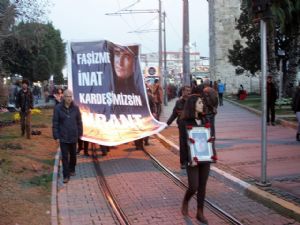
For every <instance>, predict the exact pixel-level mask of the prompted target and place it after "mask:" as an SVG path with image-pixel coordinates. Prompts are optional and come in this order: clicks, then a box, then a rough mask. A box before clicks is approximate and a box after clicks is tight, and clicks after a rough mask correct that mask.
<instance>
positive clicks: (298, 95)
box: [292, 81, 300, 141]
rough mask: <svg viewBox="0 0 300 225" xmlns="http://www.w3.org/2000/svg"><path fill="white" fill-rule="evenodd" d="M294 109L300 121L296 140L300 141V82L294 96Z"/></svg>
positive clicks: (299, 121)
mask: <svg viewBox="0 0 300 225" xmlns="http://www.w3.org/2000/svg"><path fill="white" fill-rule="evenodd" d="M292 109H293V111H294V112H295V113H296V117H297V120H298V130H297V134H296V140H297V141H300V81H299V84H298V86H297V89H296V92H295V94H294V96H293V102H292Z"/></svg>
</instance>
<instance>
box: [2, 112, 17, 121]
mask: <svg viewBox="0 0 300 225" xmlns="http://www.w3.org/2000/svg"><path fill="white" fill-rule="evenodd" d="M14 114H15V113H13V112H2V113H0V121H10V120H14Z"/></svg>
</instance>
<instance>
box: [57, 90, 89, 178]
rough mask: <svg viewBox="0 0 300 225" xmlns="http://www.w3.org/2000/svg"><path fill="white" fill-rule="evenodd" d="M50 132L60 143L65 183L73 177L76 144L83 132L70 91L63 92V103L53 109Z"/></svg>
mask: <svg viewBox="0 0 300 225" xmlns="http://www.w3.org/2000/svg"><path fill="white" fill-rule="evenodd" d="M52 131H53V138H54V139H55V140H58V141H59V143H60V149H61V154H62V164H63V177H64V180H63V182H64V183H67V182H68V181H69V179H70V176H75V166H76V144H77V140H78V138H79V137H81V136H82V132H83V128H82V120H81V113H80V110H79V107H78V106H76V105H75V104H74V102H73V99H72V92H71V91H70V90H65V91H64V96H63V101H62V102H61V103H59V104H58V105H56V106H55V108H54V114H53V120H52ZM69 155H70V159H69Z"/></svg>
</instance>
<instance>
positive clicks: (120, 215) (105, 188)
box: [92, 145, 131, 225]
mask: <svg viewBox="0 0 300 225" xmlns="http://www.w3.org/2000/svg"><path fill="white" fill-rule="evenodd" d="M92 157H93V162H94V167H95V170H96V174H97V176H96V178H97V182H98V185H99V186H100V189H101V190H102V192H103V195H104V197H105V198H106V201H107V202H108V204H109V206H110V208H111V210H112V213H113V214H114V215H115V217H116V219H117V220H118V222H119V224H120V225H130V224H131V223H130V221H129V219H128V218H127V216H126V215H125V213H124V212H123V211H122V209H121V207H120V206H119V204H118V202H117V201H116V198H115V197H114V195H113V192H112V191H111V189H110V188H109V185H108V184H107V182H106V179H105V176H104V174H103V172H102V170H101V168H100V165H99V160H98V157H97V151H96V149H95V145H92Z"/></svg>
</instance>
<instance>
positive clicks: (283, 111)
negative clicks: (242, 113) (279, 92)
mask: <svg viewBox="0 0 300 225" xmlns="http://www.w3.org/2000/svg"><path fill="white" fill-rule="evenodd" d="M226 98H228V99H229V100H231V101H234V102H237V103H239V104H241V105H244V106H248V107H250V108H253V109H256V110H259V111H260V110H261V96H260V95H257V94H251V95H248V96H247V98H246V99H244V100H237V98H236V96H234V95H227V96H226ZM275 114H276V115H291V116H293V115H295V113H294V112H293V111H292V109H291V106H290V105H289V104H280V105H275Z"/></svg>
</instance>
